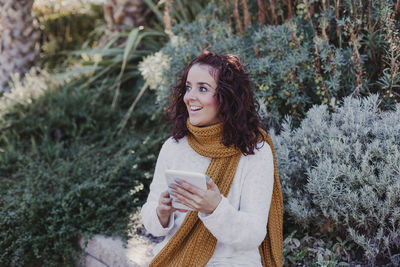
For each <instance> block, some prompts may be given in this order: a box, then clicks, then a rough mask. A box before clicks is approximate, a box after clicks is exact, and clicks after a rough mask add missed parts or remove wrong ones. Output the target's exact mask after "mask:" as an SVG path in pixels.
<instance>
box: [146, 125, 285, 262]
mask: <svg viewBox="0 0 400 267" xmlns="http://www.w3.org/2000/svg"><path fill="white" fill-rule="evenodd" d="M186 125H187V127H188V129H189V132H190V133H189V135H188V136H187V138H188V142H189V145H190V146H191V147H192V148H193V150H195V151H196V152H197V153H199V154H200V155H202V156H205V157H209V158H211V162H210V164H209V166H208V168H207V171H206V174H207V175H208V176H209V177H211V178H212V179H213V181H214V182H215V183H216V184H217V186H218V188H219V190H220V191H221V194H222V195H224V196H225V197H227V196H228V193H229V190H230V188H231V185H232V182H233V178H234V176H235V173H236V168H237V165H238V163H239V159H240V156H241V153H240V150H238V149H237V148H235V147H227V146H225V145H223V144H222V143H221V136H222V124H221V123H220V124H215V125H212V126H207V127H196V126H193V125H191V124H190V122H189V120H188V121H187V123H186ZM263 134H264V138H265V140H266V142H267V143H268V144H269V145H270V147H271V150H272V154H273V159H274V188H273V192H272V200H271V207H270V211H269V216H268V225H267V234H266V236H265V239H264V241H263V242H262V244H261V245H260V247H259V251H260V255H261V260H262V265H263V266H264V267H265V266H268V267H270V266H282V250H283V240H282V222H283V202H282V193H281V187H280V183H279V177H278V167H277V164H276V159H275V151H274V147H273V144H272V140H271V138H270V137H269V135H268V134H267V133H266V132H264V131H263ZM216 245H217V239H216V238H215V237H214V236H213V235H212V234H211V233H210V231H208V229H207V228H206V227H205V226H204V225H203V223H202V222H201V220H200V219H199V217H198V215H197V211H189V212H187V214H186V217H185V220H184V221H183V223H182V225H181V227H180V228H179V230H178V231H177V232H176V233H175V234H174V236H173V237H172V238H171V239H170V240H169V241H168V243H167V244H166V245H165V246H164V248H163V249H162V250H161V251H160V252H159V253H158V254H157V255H156V256H155V257H154V259H153V260H152V262H151V263H150V264H149V267H167V266H171V267H181V266H193V267H198V266H205V265H206V264H207V263H208V261H209V260H210V258H211V257H212V255H213V254H214V250H215V247H216Z"/></svg>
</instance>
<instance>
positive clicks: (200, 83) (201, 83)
mask: <svg viewBox="0 0 400 267" xmlns="http://www.w3.org/2000/svg"><path fill="white" fill-rule="evenodd" d="M197 84H199V85H203V84H206V85H208V86H209V87H211V88H213V87H212V86H211V85H210V84H209V83H206V82H198V83H197Z"/></svg>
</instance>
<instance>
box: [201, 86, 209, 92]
mask: <svg viewBox="0 0 400 267" xmlns="http://www.w3.org/2000/svg"><path fill="white" fill-rule="evenodd" d="M207 91H208V90H207V88H205V87H204V86H202V87H200V92H207Z"/></svg>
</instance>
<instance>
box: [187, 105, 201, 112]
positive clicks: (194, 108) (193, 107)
mask: <svg viewBox="0 0 400 267" xmlns="http://www.w3.org/2000/svg"><path fill="white" fill-rule="evenodd" d="M200 109H201V107H195V106H190V110H191V111H196V110H200Z"/></svg>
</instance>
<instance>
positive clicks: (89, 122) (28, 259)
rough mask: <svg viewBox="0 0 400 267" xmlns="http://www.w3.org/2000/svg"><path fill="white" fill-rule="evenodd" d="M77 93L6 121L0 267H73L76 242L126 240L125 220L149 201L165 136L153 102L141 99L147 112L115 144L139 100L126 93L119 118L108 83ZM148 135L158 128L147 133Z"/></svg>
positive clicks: (35, 103) (70, 89)
mask: <svg viewBox="0 0 400 267" xmlns="http://www.w3.org/2000/svg"><path fill="white" fill-rule="evenodd" d="M81 83H83V81H82V80H78V81H76V82H73V83H69V84H67V85H64V86H62V87H60V88H59V89H53V90H47V91H46V92H44V93H43V95H42V96H40V97H38V98H35V99H33V100H32V103H30V104H29V105H14V106H11V107H9V109H8V110H7V111H8V112H7V113H5V114H4V116H3V119H4V121H3V123H1V124H0V147H1V150H0V195H1V197H0V251H1V252H0V265H1V266H60V265H62V266H74V264H75V261H76V259H77V255H78V254H77V253H78V252H79V250H80V248H79V245H78V243H77V241H78V237H80V236H81V237H86V238H88V237H90V236H92V235H94V234H98V233H102V234H105V235H120V236H121V237H122V238H125V239H126V238H127V237H128V235H129V231H130V230H129V227H128V225H129V223H130V216H131V214H132V213H133V212H134V211H135V209H136V207H138V206H141V205H142V204H143V201H144V200H145V199H146V196H147V192H148V186H149V183H150V182H151V177H152V172H153V169H154V165H155V160H156V157H157V154H158V151H159V149H160V147H161V144H162V141H163V140H165V138H166V137H167V135H168V131H167V129H166V127H165V123H163V121H162V119H161V118H162V116H161V115H160V114H159V113H157V112H155V107H156V104H155V103H154V99H155V98H154V96H153V95H152V94H147V95H146V96H144V97H143V98H142V99H141V101H143V102H141V103H143V104H145V105H146V108H141V109H138V110H137V111H136V112H135V114H134V116H132V118H131V121H130V123H129V124H128V126H129V127H127V128H126V129H125V131H123V132H122V134H121V135H120V136H116V134H115V131H116V130H115V129H116V128H117V125H118V123H119V122H120V121H121V119H122V117H123V116H124V115H125V113H126V109H127V107H128V106H129V105H130V103H131V101H133V98H134V95H135V93H137V92H135V91H134V92H127V90H124V91H123V95H122V96H123V100H122V101H120V108H117V109H115V110H114V111H112V110H111V101H112V95H113V91H111V90H108V86H109V85H110V84H109V83H107V81H105V80H102V81H99V82H98V83H97V84H96V85H97V86H98V87H97V86H95V87H94V88H88V89H86V90H81V89H80V88H79V86H77V84H81ZM140 83H141V81H137V82H136V83H132V82H130V83H129V84H127V85H126V86H132V87H133V88H137V87H138V85H140ZM100 85H103V86H102V87H101V86H100ZM139 108H140V105H139ZM153 125H158V128H157V129H156V130H154V129H150V128H149V127H152V126H153Z"/></svg>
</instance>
